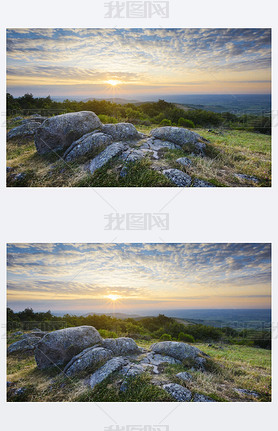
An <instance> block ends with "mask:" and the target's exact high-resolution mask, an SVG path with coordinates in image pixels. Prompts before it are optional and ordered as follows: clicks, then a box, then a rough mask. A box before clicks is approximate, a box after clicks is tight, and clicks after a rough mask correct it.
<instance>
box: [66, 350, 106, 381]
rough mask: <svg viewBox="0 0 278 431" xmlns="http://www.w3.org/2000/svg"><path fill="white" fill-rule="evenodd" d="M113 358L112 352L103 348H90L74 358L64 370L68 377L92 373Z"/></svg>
mask: <svg viewBox="0 0 278 431" xmlns="http://www.w3.org/2000/svg"><path fill="white" fill-rule="evenodd" d="M111 358H112V352H111V350H108V349H104V348H103V347H88V349H85V350H83V351H82V352H81V353H79V355H76V356H74V357H73V358H72V359H71V361H70V362H69V363H68V364H67V365H66V367H65V368H64V371H63V372H64V373H65V374H66V375H67V376H73V375H74V374H78V373H80V372H84V371H86V372H87V371H92V370H93V369H95V368H97V367H99V366H100V365H102V364H103V363H104V362H106V361H108V360H109V359H111Z"/></svg>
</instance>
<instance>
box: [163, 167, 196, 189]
mask: <svg viewBox="0 0 278 431" xmlns="http://www.w3.org/2000/svg"><path fill="white" fill-rule="evenodd" d="M162 173H163V175H165V176H166V177H167V178H168V179H169V180H170V181H172V182H173V183H174V184H176V186H178V187H189V186H190V185H191V181H192V179H191V176H190V175H188V174H186V173H184V172H182V171H180V170H179V169H165V170H164V171H163V172H162Z"/></svg>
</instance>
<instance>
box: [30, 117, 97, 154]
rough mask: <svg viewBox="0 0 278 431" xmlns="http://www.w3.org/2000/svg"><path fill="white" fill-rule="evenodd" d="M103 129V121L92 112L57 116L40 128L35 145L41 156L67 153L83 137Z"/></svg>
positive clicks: (46, 121) (49, 119)
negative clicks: (57, 152)
mask: <svg viewBox="0 0 278 431" xmlns="http://www.w3.org/2000/svg"><path fill="white" fill-rule="evenodd" d="M101 128H102V123H101V121H100V120H99V118H98V117H97V115H96V114H95V113H94V112H91V111H81V112H74V113H69V114H62V115H57V116H55V117H51V118H48V119H47V120H45V121H44V122H43V123H42V125H40V127H38V129H37V131H36V135H35V145H36V148H37V151H38V153H40V154H47V153H50V152H52V151H59V150H64V151H65V150H66V149H67V148H68V147H69V146H70V145H71V144H72V143H73V142H74V141H76V140H77V139H79V138H81V136H84V135H85V134H87V133H90V132H93V131H94V130H97V129H101Z"/></svg>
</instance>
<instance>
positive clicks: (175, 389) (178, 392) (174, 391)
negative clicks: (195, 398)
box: [163, 383, 192, 401]
mask: <svg viewBox="0 0 278 431" xmlns="http://www.w3.org/2000/svg"><path fill="white" fill-rule="evenodd" d="M163 389H164V390H165V391H166V392H168V394H170V395H171V396H172V397H173V398H175V400H176V401H190V400H191V397H192V394H191V392H190V390H189V389H186V388H184V387H183V386H181V385H178V384H177V383H168V384H167V385H163Z"/></svg>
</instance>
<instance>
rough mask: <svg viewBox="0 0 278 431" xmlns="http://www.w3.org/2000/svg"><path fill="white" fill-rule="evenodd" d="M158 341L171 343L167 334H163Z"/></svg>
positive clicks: (170, 338)
mask: <svg viewBox="0 0 278 431" xmlns="http://www.w3.org/2000/svg"><path fill="white" fill-rule="evenodd" d="M160 340H161V341H171V340H172V337H171V335H169V334H163V335H161V337H160Z"/></svg>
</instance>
